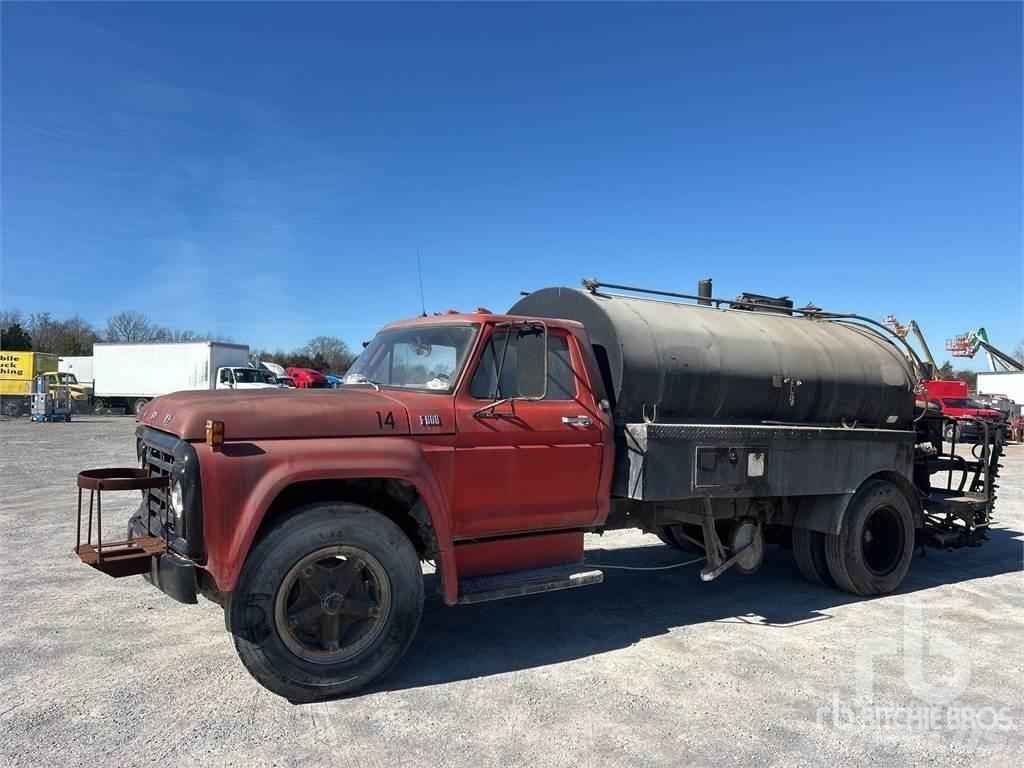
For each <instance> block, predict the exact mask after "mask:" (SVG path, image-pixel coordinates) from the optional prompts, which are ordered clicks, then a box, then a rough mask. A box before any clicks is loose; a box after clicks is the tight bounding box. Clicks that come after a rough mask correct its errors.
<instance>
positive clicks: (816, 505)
mask: <svg viewBox="0 0 1024 768" xmlns="http://www.w3.org/2000/svg"><path fill="white" fill-rule="evenodd" d="M871 480H885V481H887V482H890V483H892V484H893V485H895V486H896V487H897V488H899V489H900V490H901V491H902V492H903V495H904V497H906V499H907V503H908V504H909V505H910V512H911V514H912V515H913V517H914V527H915V528H920V527H921V526H922V525H923V524H924V512H923V509H922V507H921V500H920V498H919V496H918V493H917V489H916V488H915V487H914V484H913V483H911V482H910V481H909V480H907V478H905V477H904V476H903V475H901V474H900V473H899V472H893V471H883V472H877V473H875V474H873V475H871V477H868V478H866V479H865V480H864V483H867V482H869V481H871ZM864 483H861V485H864ZM853 497H854V494H852V493H836V494H829V495H822V496H802V497H800V498H799V499H798V500H797V509H796V515H795V516H794V517H793V527H794V528H806V529H808V530H811V531H820V532H821V533H834V534H838V533H839V530H840V527H841V526H842V524H843V515H844V514H845V513H846V508H847V507H848V506H849V505H850V500H851V499H853Z"/></svg>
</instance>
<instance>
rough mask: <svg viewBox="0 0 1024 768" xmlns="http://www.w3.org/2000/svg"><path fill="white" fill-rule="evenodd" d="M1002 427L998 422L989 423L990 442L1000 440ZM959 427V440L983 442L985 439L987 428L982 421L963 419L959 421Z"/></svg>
mask: <svg viewBox="0 0 1024 768" xmlns="http://www.w3.org/2000/svg"><path fill="white" fill-rule="evenodd" d="M1001 428H1002V425H1000V424H998V423H996V422H989V423H988V439H989V442H996V441H998V439H999V438H998V434H999V432H1000V430H1001ZM957 429H958V431H959V434H958V438H957V439H958V440H960V441H962V442H965V443H981V442H984V440H985V428H984V427H983V426H982V425H981V423H979V422H977V421H972V420H970V419H963V420H961V421H958V422H957Z"/></svg>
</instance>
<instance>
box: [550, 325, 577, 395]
mask: <svg viewBox="0 0 1024 768" xmlns="http://www.w3.org/2000/svg"><path fill="white" fill-rule="evenodd" d="M544 399H545V400H575V399H576V375H575V374H574V373H573V370H572V359H571V358H570V357H569V340H568V339H567V338H566V337H564V336H549V337H548V393H547V396H546V397H545V398H544Z"/></svg>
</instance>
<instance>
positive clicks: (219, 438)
mask: <svg viewBox="0 0 1024 768" xmlns="http://www.w3.org/2000/svg"><path fill="white" fill-rule="evenodd" d="M206 444H207V445H209V446H210V447H211V448H220V447H221V446H222V445H224V422H223V421H217V420H216V419H208V420H207V422H206Z"/></svg>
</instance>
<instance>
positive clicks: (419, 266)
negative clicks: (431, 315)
mask: <svg viewBox="0 0 1024 768" xmlns="http://www.w3.org/2000/svg"><path fill="white" fill-rule="evenodd" d="M416 271H417V272H419V275H420V310H421V311H422V312H423V314H422V315H420V317H426V316H427V300H426V299H425V298H424V297H423V264H421V263H420V247H419V246H418V245H417V246H416Z"/></svg>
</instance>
